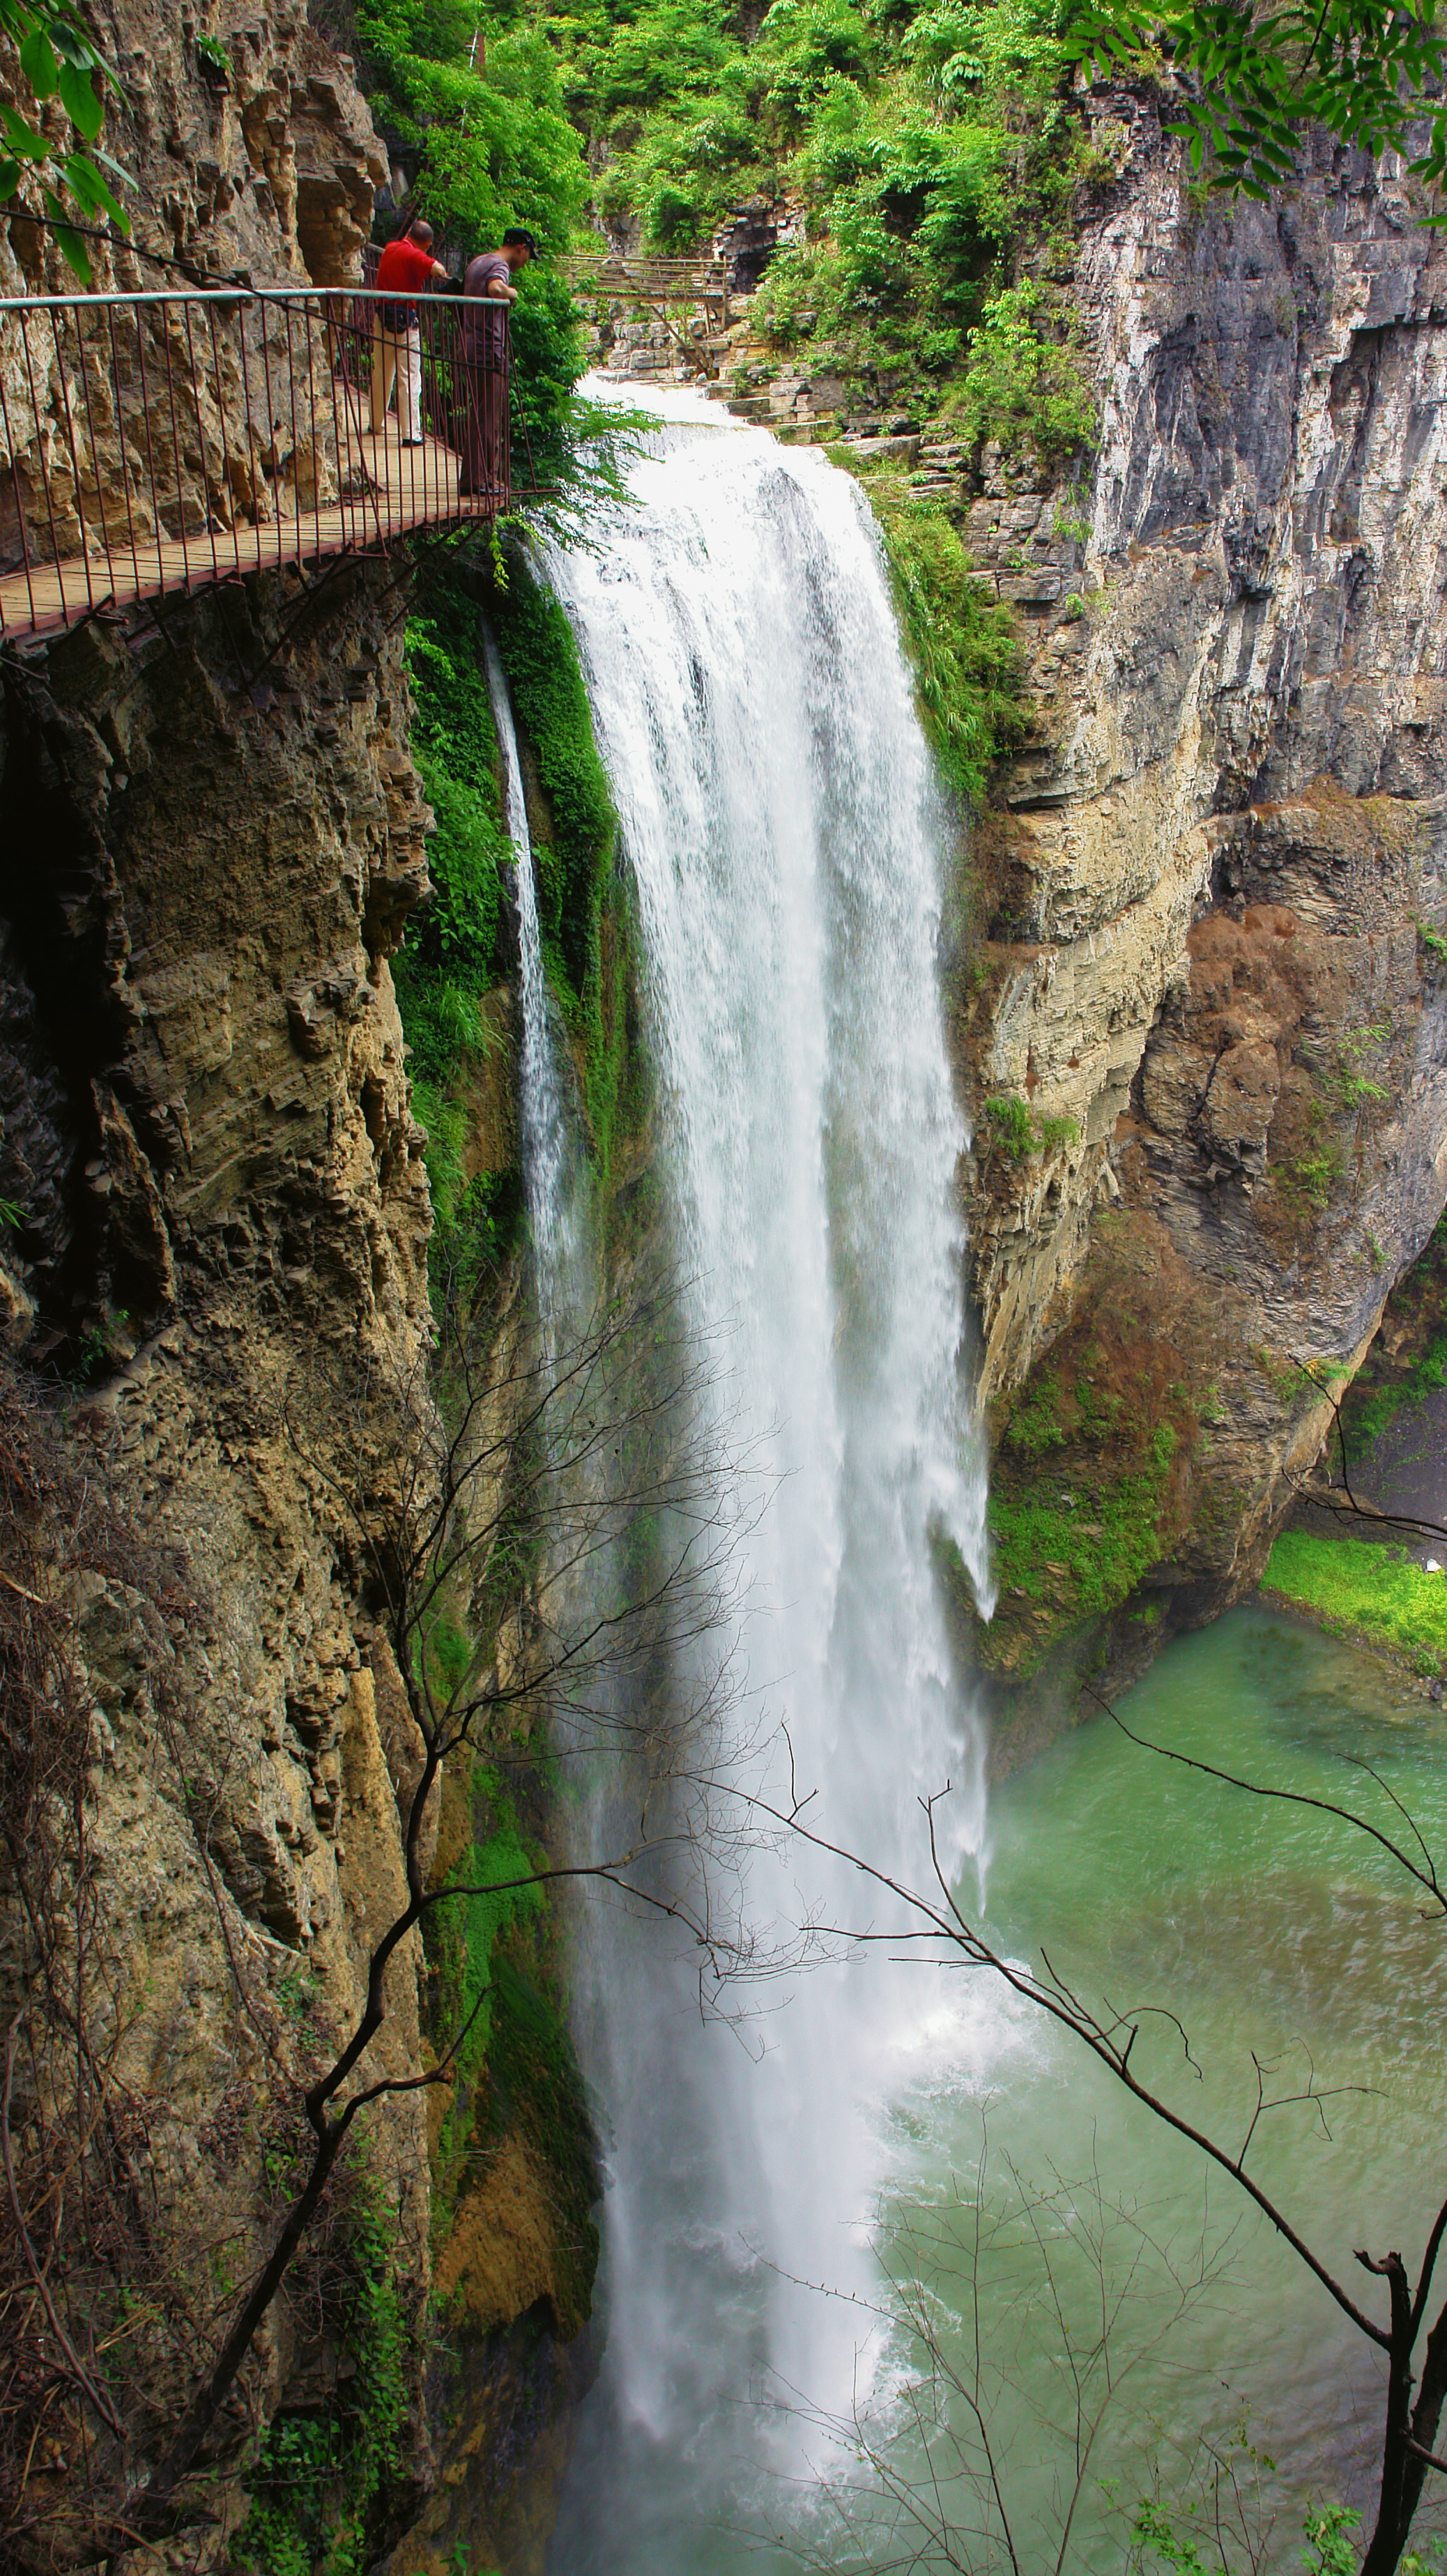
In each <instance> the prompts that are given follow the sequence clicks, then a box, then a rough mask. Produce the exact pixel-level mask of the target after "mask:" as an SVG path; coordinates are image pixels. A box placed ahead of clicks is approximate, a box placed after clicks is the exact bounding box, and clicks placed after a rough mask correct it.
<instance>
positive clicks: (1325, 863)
mask: <svg viewBox="0 0 1447 2576" xmlns="http://www.w3.org/2000/svg"><path fill="white" fill-rule="evenodd" d="M1097 106H1098V108H1099V114H1100V127H1101V131H1102V134H1103V135H1104V137H1105V139H1106V140H1108V142H1109V145H1110V149H1111V153H1112V156H1113V157H1114V159H1115V160H1116V162H1117V164H1118V166H1119V168H1120V172H1121V176H1120V181H1119V185H1118V188H1117V189H1116V191H1115V193H1114V196H1113V200H1112V203H1111V204H1110V206H1109V208H1108V210H1107V211H1105V212H1104V213H1102V214H1101V215H1100V216H1099V217H1098V218H1097V219H1096V220H1095V221H1093V222H1092V223H1091V224H1090V225H1089V226H1088V227H1087V229H1086V231H1085V235H1084V238H1083V241H1082V244H1081V250H1080V257H1079V266H1078V285H1077V292H1078V301H1079V309H1080V312H1081V315H1082V318H1083V320H1084V322H1085V324H1086V326H1087V328H1088V331H1089V334H1090V339H1091V344H1092V346H1093V349H1094V352H1095V364H1096V368H1097V381H1098V387H1099V393H1100V399H1101V406H1102V438H1101V447H1100V454H1099V457H1098V460H1097V462H1096V465H1095V469H1094V475H1093V479H1092V481H1091V482H1090V485H1089V487H1088V489H1087V488H1086V487H1085V486H1083V485H1079V484H1077V485H1075V486H1073V487H1072V486H1068V485H1067V486H1063V487H1062V486H1057V487H1056V488H1055V489H1054V490H1053V491H1052V492H1049V493H1042V492H1040V491H1038V490H1037V491H1033V492H1031V491H1027V490H1024V489H1022V488H1021V483H1020V478H1019V476H1018V473H1016V474H1013V475H1012V473H1011V472H1010V471H1009V470H1008V469H1007V467H1006V465H1005V464H1004V462H1003V461H1002V460H999V459H996V460H994V463H993V468H992V470H991V472H990V473H989V474H988V475H987V479H989V480H990V481H992V483H993V490H992V491H991V492H990V493H988V494H987V495H986V496H985V498H984V499H983V500H982V501H980V502H977V503H976V504H975V505H974V506H973V507H972V508H971V510H970V512H969V527H970V536H971V543H972V546H973V547H974V549H975V553H976V560H977V562H979V564H980V566H981V572H982V577H983V578H984V579H985V580H986V581H987V582H988V583H989V584H990V586H991V587H992V588H994V589H996V590H997V591H998V594H999V595H1000V596H1011V597H1013V598H1014V599H1015V600H1016V602H1017V604H1018V606H1019V608H1020V610H1021V613H1022V616H1023V617H1024V618H1025V619H1026V621H1027V623H1028V626H1029V628H1030V631H1031V636H1032V647H1031V678H1032V684H1033V690H1034V695H1035V699H1036V705H1037V709H1038V716H1039V725H1040V735H1041V739H1040V740H1039V742H1038V744H1037V745H1036V746H1035V747H1033V748H1032V749H1030V750H1029V751H1028V752H1027V753H1026V754H1024V755H1023V756H1022V757H1021V758H1020V759H1019V760H1017V761H1016V762H1014V763H1013V764H1011V766H1010V768H1009V769H1008V771H1007V773H1006V775H1005V777H1004V780H1003V792H1002V794H1001V796H1000V798H999V800H998V804H997V806H996V808H995V810H994V811H993V812H992V813H991V814H989V815H988V816H987V817H986V818H985V821H984V824H983V827H982V831H981V834H980V840H979V860H980V872H981V880H982V902H981V909H982V912H983V914H984V916H985V919H986V927H987V931H988V937H987V940H986V943H985V945H984V947H983V949H982V951H981V952H980V955H981V961H982V963H981V965H979V966H977V969H976V974H977V986H976V989H974V990H970V991H962V993H961V996H960V1014H959V1025H960V1030H961V1040H962V1052H963V1056H964V1059H965V1061H966V1065H967V1069H968V1079H969V1081H970V1084H971V1088H972V1091H973V1094H974V1097H975V1101H976V1104H977V1140H976V1153H977V1162H976V1184H975V1189H974V1196H973V1230H974V1262H975V1284H976V1293H977V1298H978V1302H979V1308H980V1313H981V1319H982V1325H983V1334H984V1345H985V1357H984V1369H983V1378H984V1391H985V1393H986V1396H987V1397H989V1398H1004V1399H1005V1403H1004V1407H1003V1413H1002V1417H1001V1418H1004V1417H1005V1416H1007V1415H1008V1413H1009V1410H1010V1391H1011V1390H1012V1389H1013V1388H1016V1387H1018V1386H1019V1384H1020V1382H1021V1381H1022V1379H1024V1378H1025V1376H1026V1372H1027V1371H1028V1370H1029V1368H1030V1366H1031V1362H1032V1359H1036V1358H1037V1356H1038V1355H1039V1354H1041V1353H1042V1352H1044V1351H1046V1350H1047V1349H1048V1347H1049V1346H1050V1344H1051V1342H1052V1340H1053V1338H1054V1336H1055V1335H1057V1334H1058V1333H1059V1332H1060V1331H1061V1329H1062V1328H1063V1327H1064V1325H1065V1324H1066V1322H1067V1321H1068V1320H1069V1319H1070V1317H1071V1315H1072V1311H1073V1309H1074V1307H1075V1301H1076V1299H1077V1295H1078V1293H1079V1292H1080V1283H1081V1280H1082V1278H1083V1279H1084V1282H1085V1288H1084V1293H1085V1294H1086V1296H1087V1298H1088V1297H1089V1295H1090V1294H1091V1293H1092V1292H1091V1289H1090V1284H1089V1283H1090V1273H1089V1271H1088V1270H1087V1271H1086V1272H1084V1273H1082V1272H1081V1268H1080V1265H1081V1263H1082V1261H1083V1260H1084V1259H1085V1256H1086V1252H1087V1248H1088V1245H1089V1244H1090V1241H1091V1238H1092V1228H1093V1223H1094V1221H1095V1220H1096V1218H1097V1217H1098V1213H1099V1212H1100V1211H1102V1210H1106V1209H1109V1210H1112V1211H1113V1212H1114V1213H1113V1215H1112V1219H1111V1222H1112V1225H1113V1227H1114V1228H1115V1229H1116V1231H1117V1233H1119V1231H1120V1229H1122V1228H1123V1229H1124V1233H1125V1237H1126V1238H1127V1239H1129V1240H1133V1241H1134V1242H1135V1243H1136V1245H1137V1247H1138V1248H1141V1249H1142V1250H1143V1249H1144V1247H1146V1246H1147V1245H1148V1244H1150V1243H1152V1242H1155V1243H1158V1244H1159V1245H1160V1246H1161V1247H1163V1250H1164V1253H1165V1254H1167V1255H1168V1256H1169V1258H1170V1259H1171V1260H1173V1261H1175V1262H1178V1263H1180V1264H1184V1267H1185V1273H1186V1274H1187V1275H1188V1276H1189V1278H1190V1279H1191V1280H1192V1281H1193V1282H1194V1283H1195V1290H1196V1293H1197V1295H1198V1298H1199V1300H1200V1301H1201V1304H1202V1308H1203V1311H1205V1310H1209V1313H1210V1315H1211V1316H1212V1317H1213V1319H1214V1322H1215V1326H1216V1348H1215V1354H1214V1358H1213V1360H1212V1362H1211V1365H1210V1366H1209V1368H1203V1371H1202V1377H1201V1383H1200V1384H1199V1385H1198V1387H1197V1389H1196V1393H1197V1395H1198V1396H1201V1395H1203V1393H1204V1387H1205V1379H1206V1378H1209V1379H1210V1387H1209V1401H1208V1402H1206V1403H1205V1414H1206V1416H1207V1417H1208V1418H1206V1419H1204V1420H1202V1421H1200V1422H1199V1423H1198V1424H1197V1425H1196V1426H1195V1433H1194V1437H1195V1440H1196V1447H1195V1456H1194V1463H1193V1474H1194V1476H1195V1479H1196V1491H1195V1498H1194V1500H1193V1501H1192V1500H1190V1499H1189V1498H1188V1499H1187V1500H1186V1501H1185V1503H1184V1504H1183V1505H1182V1508H1181V1509H1180V1511H1179V1512H1178V1513H1177V1515H1176V1520H1175V1537H1174V1541H1173V1543H1172V1544H1171V1545H1170V1546H1169V1547H1168V1548H1167V1550H1166V1561H1165V1562H1163V1563H1161V1564H1160V1565H1158V1566H1157V1568H1156V1569H1155V1571H1154V1573H1153V1575H1152V1577H1151V1581H1152V1583H1153V1584H1154V1585H1155V1586H1156V1587H1158V1589H1159V1588H1163V1589H1164V1596H1165V1597H1166V1598H1167V1599H1168V1600H1169V1601H1170V1602H1171V1603H1172V1605H1173V1607H1172V1611H1171V1616H1173V1617H1174V1616H1181V1617H1190V1618H1196V1617H1200V1616H1204V1615H1209V1614H1210V1612H1211V1611H1213V1610H1214V1609H1217V1608H1219V1607H1220V1606H1222V1604H1223V1603H1224V1602H1225V1601H1227V1600H1229V1599H1231V1598H1233V1597H1235V1596H1236V1594H1237V1593H1238V1592H1239V1591H1240V1590H1241V1589H1242V1588H1243V1587H1244V1586H1245V1585H1247V1584H1248V1583H1250V1582H1252V1581H1254V1579H1255V1578H1256V1576H1257V1574H1258V1573H1259V1570H1260V1566H1261V1563H1262V1560H1263V1555H1264V1550H1265V1546H1266V1544H1267V1542H1268V1540H1269V1537H1270V1534H1271V1532H1272V1530H1273V1528H1274V1526H1275V1525H1276V1524H1277V1523H1278V1522H1279V1519H1280V1517H1281V1514H1282V1512H1283V1511H1284V1509H1285V1508H1286V1506H1287V1504H1288V1502H1289V1500H1290V1494H1291V1490H1292V1487H1293V1483H1294V1480H1295V1479H1296V1478H1297V1476H1298V1475H1299V1474H1300V1473H1301V1472H1302V1471H1303V1470H1304V1468H1306V1467H1307V1466H1309V1465H1310V1463H1311V1461H1312V1459H1313V1458H1314V1456H1315V1454H1316V1451H1317V1449H1318V1447H1319V1446H1320V1443H1321V1440H1322V1438H1323V1436H1324V1434H1325V1432H1326V1430H1327V1428H1328V1427H1329V1424H1330V1419H1331V1415H1330V1406H1329V1402H1328V1398H1327V1394H1326V1392H1325V1390H1326V1389H1327V1387H1328V1386H1332V1385H1335V1386H1339V1385H1340V1384H1341V1382H1342V1380H1343V1379H1344V1377H1346V1376H1347V1375H1349V1374H1350V1372H1351V1371H1352V1369H1353V1368H1354V1367H1355V1366H1356V1365H1357V1363H1358V1361H1359V1359H1360V1356H1361V1354H1362V1352H1363V1350H1364V1349H1365V1347H1366V1346H1367V1344H1368V1342H1369V1341H1370V1338H1371V1336H1372V1334H1373V1332H1374V1331H1375V1329H1376V1326H1377V1323H1378V1321H1379V1318H1380V1315H1381V1310H1382V1304H1383V1300H1384V1298H1385V1295H1386V1292H1387V1289H1388V1287H1389V1286H1390V1283H1391V1281H1392V1280H1393V1279H1394V1278H1395V1277H1396V1276H1397V1275H1398V1273H1399V1272H1400V1271H1401V1269H1402V1268H1403V1267H1404V1266H1405V1265H1406V1264H1407V1263H1408V1262H1409V1261H1410V1260H1411V1259H1412V1258H1413V1257H1414V1256H1415V1254H1416V1253H1417V1251H1418V1250H1419V1249H1420V1247H1421V1245H1422V1243H1423V1242H1424V1240H1425V1239H1426V1236H1427V1235H1428V1233H1429V1232H1430V1231H1431V1228H1432V1226H1433V1225H1434V1223H1435V1222H1436V1219H1437V1217H1438V1215H1439V1213H1440V1211H1441V1208H1442V1204H1443V1198H1444V1192H1447V994H1444V985H1443V978H1442V975H1441V973H1440V970H1439V958H1440V951H1439V949H1438V947H1437V945H1436V940H1437V937H1438V934H1439V933H1440V930H1441V927H1442V923H1443V916H1444V899H1447V886H1444V875H1443V869H1444V819H1447V800H1444V787H1447V731H1444V714H1447V689H1444V645H1443V625H1442V606H1443V582H1444V568H1447V551H1444V549H1447V514H1444V504H1443V498H1442V490H1441V480H1442V478H1441V462H1440V458H1441V440H1442V430H1441V426H1440V422H1441V401H1442V388H1443V382H1444V368H1447V268H1444V267H1443V263H1442V254H1441V247H1440V243H1439V241H1438V238H1437V236H1436V234H1435V232H1431V231H1428V230H1426V229H1425V228H1423V227H1421V226H1419V225H1418V223H1417V222H1416V220H1415V210H1414V206H1413V203H1412V200H1411V197H1410V193H1409V191H1408V190H1407V189H1406V187H1405V186H1404V185H1403V184H1402V182H1401V181H1400V180H1399V179H1397V178H1395V177H1394V176H1393V175H1392V172H1391V170H1390V169H1389V168H1387V169H1379V168H1377V167H1376V166H1374V165H1373V164H1372V163H1371V162H1369V161H1368V160H1366V159H1365V158H1364V157H1355V158H1354V157H1351V156H1346V155H1338V156H1336V158H1335V159H1334V160H1333V159H1332V158H1331V157H1330V156H1329V155H1328V154H1327V153H1326V151H1325V148H1324V147H1319V148H1318V150H1317V152H1316V156H1315V159H1314V162H1313V166H1312V167H1311V169H1310V172H1309V174H1308V176H1307V177H1306V178H1305V180H1304V182H1303V184H1302V186H1301V187H1300V188H1299V189H1297V190H1294V191H1292V192H1290V193H1289V194H1287V195H1284V196H1283V197H1282V198H1281V199H1279V200H1277V201H1276V202H1274V203H1273V204H1271V205H1270V206H1254V205H1247V204H1244V203H1242V204H1237V205H1234V206H1227V205H1223V204H1222V203H1221V202H1220V201H1218V200H1214V199H1210V198H1206V197H1204V196H1202V195H1201V193H1200V192H1197V191H1194V190H1192V189H1191V188H1189V187H1188V186H1187V185H1186V183H1185V180H1184V178H1183V175H1182V172H1181V170H1180V168H1179V166H1178V161H1177V157H1176V154H1175V151H1174V149H1173V147H1172V146H1170V145H1169V144H1167V143H1165V142H1163V140H1162V137H1161V134H1160V131H1159V127H1158V125H1157V122H1156V119H1155V116H1154V113H1153V110H1152V109H1151V107H1150V106H1148V105H1147V104H1145V103H1143V102H1142V101H1141V100H1139V99H1134V98H1128V97H1122V96H1113V97H1110V98H1102V99H1100V100H1099V101H1098V102H1097ZM992 1101H993V1102H994V1103H996V1104H997V1107H996V1109H995V1111H994V1113H993V1118H992V1114H991V1111H990V1109H989V1107H988V1105H987V1104H989V1103H991V1102H992ZM1012 1102H1013V1103H1018V1104H1022V1105H1024V1106H1027V1107H1028V1112H1029V1119H1030V1121H1031V1141H1030V1143H1029V1147H1028V1150H1017V1151H1016V1152H1014V1153H1013V1154H1012V1152H1011V1151H1010V1150H1009V1135H1010V1132H1011V1131H1010V1129H1009V1127H1008V1120H1007V1122H1006V1124H1004V1125H1002V1123H1001V1120H1002V1114H1003V1113H1002V1111H1001V1108H1000V1107H999V1106H998V1104H1001V1103H1004V1104H1009V1103H1012ZM1014 1132H1015V1133H1016V1140H1017V1145H1018V1144H1019V1142H1020V1139H1021V1137H1022V1135H1023V1130H1019V1129H1017V1130H1016V1131H1014ZM1095 1230H1096V1232H1097V1233H1098V1231H1099V1229H1098V1224H1096V1226H1095ZM1077 1321H1079V1316H1078V1314H1077ZM1041 1364H1042V1365H1043V1362H1042V1363H1041ZM1313 1381H1315V1382H1316V1383H1315V1384H1313ZM1199 1409H1200V1408H1199V1407H1198V1410H1199ZM1057 1481H1058V1479H1057ZM1047 1624H1048V1622H1047ZM1168 1624H1169V1623H1168Z"/></svg>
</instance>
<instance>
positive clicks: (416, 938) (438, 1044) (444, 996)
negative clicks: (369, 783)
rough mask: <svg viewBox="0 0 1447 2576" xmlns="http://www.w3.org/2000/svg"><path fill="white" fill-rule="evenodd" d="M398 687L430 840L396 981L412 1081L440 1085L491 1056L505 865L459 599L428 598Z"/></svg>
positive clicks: (507, 857)
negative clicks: (426, 886) (428, 882)
mask: <svg viewBox="0 0 1447 2576" xmlns="http://www.w3.org/2000/svg"><path fill="white" fill-rule="evenodd" d="M407 675H408V679H409V681H410V684H411V688H412V697H413V719H412V749H413V753H414V756H415V758H416V761H417V766H418V768H419V770H420V771H421V773H422V782H423V785H424V787H425V789H426V791H427V799H428V802H429V804H430V805H431V807H432V810H433V813H434V814H435V816H436V818H437V828H436V830H435V832H434V833H433V834H432V837H431V839H430V840H429V842H428V844H427V868H428V874H429V876H430V877H431V879H432V887H433V895H432V901H431V903H430V904H429V905H428V906H427V908H426V910H425V911H424V912H423V913H422V914H421V915H420V916H414V918H413V920H412V922H411V923H409V925H408V930H407V935H406V938H405V939H404V941H403V943H402V947H401V949H400V950H399V952H398V955H397V958H396V961H395V963H394V967H393V974H394V977H395V980H396V984H397V991H398V996H399V999H400V1002H401V1006H402V1014H403V1020H404V1023H405V1026H406V1030H407V1040H408V1044H409V1045H410V1047H411V1049H412V1061H413V1069H414V1071H415V1073H416V1074H417V1075H418V1076H420V1077H421V1079H422V1081H423V1082H425V1083H427V1084H438V1083H442V1082H445V1081H446V1080H447V1078H448V1076H449V1075H450V1074H451V1073H452V1071H453V1070H454V1068H455V1065H456V1062H457V1058H458V1056H459V1055H460V1054H463V1053H472V1054H475V1055H486V1054H487V1053H489V1052H490V1050H491V1047H492V1045H493V1044H494V1040H493V1038H492V1036H491V1034H490V1032H489V1029H488V1026H487V1024H486V1022H485V1020H484V1018H483V1015H482V1007H481V1006H482V1003H483V1001H484V999H485V997H486V995H487V993H488V992H489V990H490V989H491V987H492V985H493V984H494V983H495V982H496V980H497V974H498V957H497V935H498V925H499V917H500V912H501V902H502V884H501V874H500V872H501V870H502V869H503V868H505V867H507V866H508V865H509V864H510V863H511V859H512V843H511V842H510V840H509V839H508V836H507V831H506V828H505V826H504V823H503V819H502V803H501V796H500V793H499V789H498V783H497V775H498V773H497V759H498V753H497V736H496V734H495V732H494V730H493V723H492V712H491V708H490V705H489V702H488V694H487V668H486V664H485V661H484V659H483V650H482V634H481V620H480V612H479V610H478V608H477V605H476V603H475V602H474V601H473V600H471V599H469V598H468V597H467V595H466V593H465V592H462V591H460V590H445V589H439V590H436V591H434V592H433V594H432V595H431V597H430V598H429V602H428V607H427V610H426V613H425V614H424V615H422V616H420V617H414V618H413V619H412V620H411V622H410V624H409V626H408V629H407ZM429 1168H430V1165H429Z"/></svg>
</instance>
